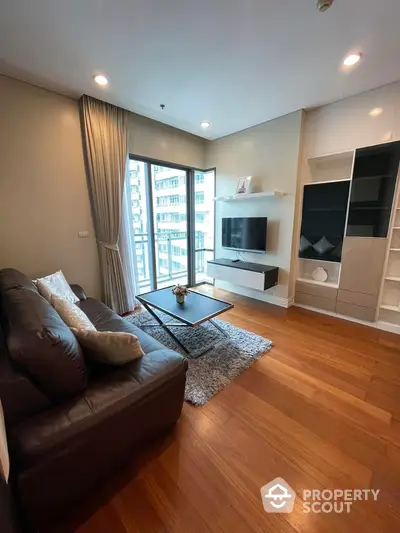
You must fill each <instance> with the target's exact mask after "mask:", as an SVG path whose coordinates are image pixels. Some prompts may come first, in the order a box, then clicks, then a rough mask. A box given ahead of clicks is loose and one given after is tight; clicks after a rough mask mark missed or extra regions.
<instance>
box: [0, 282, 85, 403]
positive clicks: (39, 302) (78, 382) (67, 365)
mask: <svg viewBox="0 0 400 533" xmlns="http://www.w3.org/2000/svg"><path fill="white" fill-rule="evenodd" d="M17 278H18V277H17ZM3 280H4V277H3ZM4 286H7V284H5V285H3V286H2V284H1V280H0V294H1V304H2V325H3V331H4V337H5V342H6V345H7V348H8V352H9V356H10V358H11V360H12V362H13V363H14V364H15V365H16V366H18V368H19V369H20V370H22V371H23V372H24V373H26V374H27V375H29V377H30V379H31V380H32V381H33V382H34V383H35V384H36V386H37V387H38V388H39V389H40V390H41V391H42V392H43V393H44V394H45V395H46V396H47V397H48V398H50V399H51V400H52V401H54V402H58V401H62V400H63V399H65V398H68V397H71V396H73V395H74V394H78V393H79V392H81V391H82V390H84V389H85V388H86V385H87V374H86V367H85V363H84V359H83V355H82V352H81V349H80V346H79V344H78V342H77V340H76V338H75V336H74V335H73V333H72V332H71V331H70V329H69V328H68V327H67V326H66V325H65V323H64V322H63V321H62V320H61V318H60V316H59V315H58V314H57V312H56V311H55V310H54V309H53V308H52V306H51V305H50V304H49V303H48V302H47V301H46V300H45V299H44V298H42V297H41V296H40V295H39V293H38V292H37V290H36V289H31V288H26V287H25V286H24V285H23V284H20V285H19V286H18V287H16V288H8V289H7V290H4ZM8 286H9V285H8Z"/></svg>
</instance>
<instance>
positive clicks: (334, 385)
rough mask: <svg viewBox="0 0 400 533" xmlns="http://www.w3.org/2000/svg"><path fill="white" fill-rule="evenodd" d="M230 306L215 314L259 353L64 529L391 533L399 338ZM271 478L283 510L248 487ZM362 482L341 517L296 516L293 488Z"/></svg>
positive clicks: (399, 470)
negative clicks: (280, 488)
mask: <svg viewBox="0 0 400 533" xmlns="http://www.w3.org/2000/svg"><path fill="white" fill-rule="evenodd" d="M201 290H203V291H206V292H209V293H210V294H213V295H215V296H217V297H221V298H223V299H225V300H229V301H232V302H233V303H234V304H235V308H234V309H233V310H231V311H230V312H228V313H226V314H225V315H224V316H223V319H225V320H227V321H230V322H231V323H233V324H235V325H236V326H239V327H242V328H245V329H247V330H249V331H253V332H255V333H257V334H259V335H262V336H264V337H267V338H269V339H271V340H272V341H273V343H274V346H273V348H272V350H271V351H270V353H269V354H268V355H265V356H264V357H263V358H262V359H261V360H259V361H258V362H256V363H255V364H254V365H253V366H252V367H251V368H250V369H249V370H247V371H245V372H244V373H243V374H242V375H241V376H240V377H239V378H238V379H236V381H235V382H234V383H232V384H231V385H229V386H228V387H226V388H225V390H223V391H222V392H220V393H219V394H218V395H217V396H215V397H214V398H213V399H212V400H211V401H210V402H209V403H208V404H207V405H206V406H204V407H201V408H195V407H192V406H190V405H188V404H185V405H184V409H183V413H182V417H181V419H180V421H179V423H178V425H177V427H176V429H175V431H174V433H173V434H172V435H170V436H168V437H167V438H165V439H163V440H162V441H161V442H158V443H156V444H155V445H154V446H152V447H151V449H150V450H148V451H147V453H146V455H143V456H142V457H140V458H139V459H138V460H137V461H135V464H133V465H129V466H128V467H127V468H126V469H125V471H124V472H122V473H120V474H117V475H116V476H115V478H114V479H113V480H112V481H110V482H109V483H107V484H106V485H105V486H104V487H99V490H98V493H97V494H96V495H93V498H92V499H91V500H90V501H88V502H86V503H85V504H84V505H83V506H82V508H81V509H80V510H79V512H78V511H77V516H76V517H75V518H74V520H75V522H76V520H81V524H80V525H79V526H75V527H74V528H73V530H74V531H75V532H76V533H139V532H140V533H209V532H212V533H217V532H218V533H223V532H224V533H248V532H249V533H250V532H256V533H265V532H271V533H281V532H282V533H293V532H304V533H317V532H318V533H327V532H329V533H330V532H332V533H333V532H335V533H336V532H338V533H339V532H340V533H361V532H362V533H378V532H379V533H381V532H388V533H389V532H390V533H396V532H400V342H399V341H400V338H399V337H398V336H396V335H392V334H389V333H384V332H381V331H378V330H375V329H372V328H367V327H363V326H360V325H357V324H353V323H350V322H346V321H341V320H338V319H334V318H331V317H327V316H324V315H320V314H315V313H312V312H309V311H305V310H301V309H299V308H295V307H293V308H291V309H289V310H285V309H279V308H277V307H274V306H269V305H267V304H262V303H260V302H257V301H254V300H250V299H247V298H244V297H240V296H236V295H233V294H231V293H227V292H224V291H221V290H216V289H213V288H211V287H207V288H203V289H201ZM277 476H280V477H283V478H284V479H285V480H286V481H287V482H288V483H289V484H290V485H291V486H292V487H293V489H294V490H295V491H296V493H297V500H296V504H295V507H294V511H293V512H292V513H290V514H266V513H265V512H264V510H263V507H262V504H261V498H260V487H261V486H263V485H264V484H266V483H268V482H269V481H271V480H272V479H274V478H275V477H277ZM322 488H329V489H335V488H348V489H349V488H374V489H380V490H381V493H380V496H379V499H378V501H377V502H374V501H357V502H355V503H353V505H352V508H351V512H350V513H349V514H304V513H303V512H302V500H301V495H302V491H303V489H322Z"/></svg>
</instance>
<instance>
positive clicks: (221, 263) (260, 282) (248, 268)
mask: <svg viewBox="0 0 400 533" xmlns="http://www.w3.org/2000/svg"><path fill="white" fill-rule="evenodd" d="M207 275H208V276H210V278H216V279H220V280H222V281H228V282H230V283H234V284H235V285H240V286H241V287H247V288H249V289H255V290H256V291H266V290H268V289H270V288H271V287H275V285H277V284H278V275H279V268H278V267H276V266H269V265H260V264H259V263H248V262H247V261H232V259H213V260H212V261H207Z"/></svg>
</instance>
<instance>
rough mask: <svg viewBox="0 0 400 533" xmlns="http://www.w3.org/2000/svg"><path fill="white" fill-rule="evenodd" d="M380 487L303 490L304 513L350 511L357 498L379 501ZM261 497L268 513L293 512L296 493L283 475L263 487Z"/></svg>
mask: <svg viewBox="0 0 400 533" xmlns="http://www.w3.org/2000/svg"><path fill="white" fill-rule="evenodd" d="M379 492H380V489H324V490H318V489H313V490H309V489H306V490H303V494H302V502H303V509H302V511H303V513H350V511H351V506H352V504H353V502H354V501H357V500H361V501H362V500H365V501H367V500H373V501H377V499H378V496H379ZM261 499H262V503H263V506H264V510H265V512H266V513H291V512H292V511H293V506H294V502H295V500H296V493H295V491H294V490H293V489H292V487H291V486H290V485H288V483H286V481H285V480H284V479H282V478H281V477H277V478H275V479H274V480H272V481H270V482H269V483H267V485H264V486H263V487H261Z"/></svg>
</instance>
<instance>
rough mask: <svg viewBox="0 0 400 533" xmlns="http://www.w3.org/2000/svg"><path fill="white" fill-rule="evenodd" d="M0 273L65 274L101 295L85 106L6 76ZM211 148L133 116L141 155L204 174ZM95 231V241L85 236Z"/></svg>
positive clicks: (0, 149) (0, 109)
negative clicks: (89, 185)
mask: <svg viewBox="0 0 400 533" xmlns="http://www.w3.org/2000/svg"><path fill="white" fill-rule="evenodd" d="M0 117H1V121H0V268H5V267H14V268H17V269H19V270H22V271H23V272H25V273H26V274H27V275H28V276H31V277H36V276H41V275H45V274H48V273H50V272H53V271H55V270H58V269H62V270H63V271H64V273H65V275H66V276H67V279H68V280H70V281H71V282H76V283H80V284H81V285H83V287H85V289H86V291H87V292H88V293H89V294H91V295H93V296H96V297H99V296H100V293H101V290H100V278H99V266H98V257H97V246H96V240H95V235H94V230H93V225H92V219H91V213H90V203H89V195H88V190H87V184H86V176H85V169H84V161H83V153H82V144H81V133H80V123H79V110H78V102H76V101H74V100H71V99H70V98H67V97H65V96H60V95H58V94H55V93H53V92H50V91H46V90H44V89H40V88H38V87H34V86H32V85H29V84H26V83H22V82H20V81H17V80H13V79H10V78H7V77H5V76H0ZM206 143H207V141H205V140H204V139H201V138H200V137H196V136H195V135H191V134H189V133H185V132H183V131H180V130H177V129H175V128H171V127H169V126H166V125H164V124H161V123H159V122H155V121H153V120H150V119H147V118H145V117H141V116H139V115H136V114H134V113H131V115H130V123H129V149H130V152H131V153H134V154H135V155H141V156H143V157H151V158H154V159H158V160H163V161H168V162H171V163H177V164H181V165H187V166H194V167H199V168H203V166H204V163H205V146H206ZM82 230H88V231H89V237H88V238H78V232H79V231H82Z"/></svg>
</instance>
